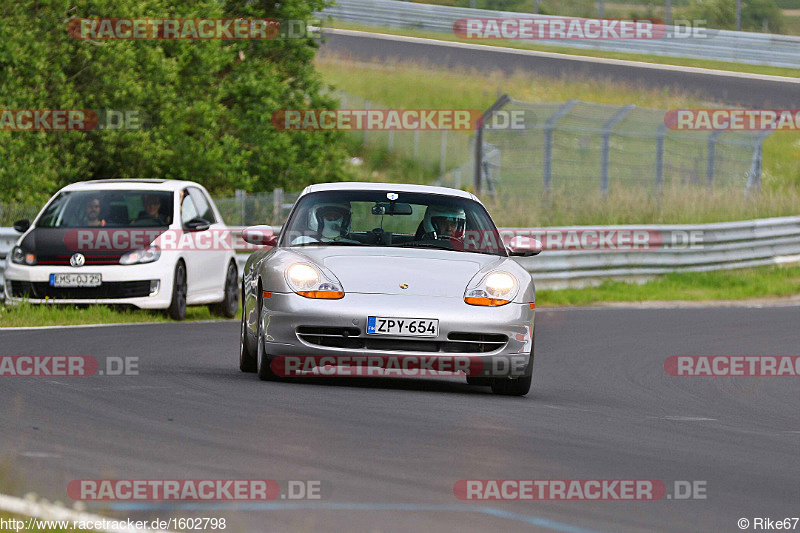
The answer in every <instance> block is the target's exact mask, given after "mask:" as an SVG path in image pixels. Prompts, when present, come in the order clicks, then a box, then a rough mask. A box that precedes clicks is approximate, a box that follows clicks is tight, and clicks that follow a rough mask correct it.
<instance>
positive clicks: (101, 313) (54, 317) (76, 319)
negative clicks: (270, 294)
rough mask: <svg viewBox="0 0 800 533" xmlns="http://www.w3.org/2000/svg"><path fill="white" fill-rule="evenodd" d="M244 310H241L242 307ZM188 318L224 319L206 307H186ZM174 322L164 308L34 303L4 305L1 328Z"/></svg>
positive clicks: (195, 319) (0, 311) (0, 309)
mask: <svg viewBox="0 0 800 533" xmlns="http://www.w3.org/2000/svg"><path fill="white" fill-rule="evenodd" d="M239 311H240V312H241V309H240V310H239ZM186 320H188V321H197V320H224V319H222V318H220V317H218V316H215V315H212V314H211V311H209V310H208V308H207V307H205V306H200V307H189V308H187V309H186ZM140 322H174V320H172V319H170V318H169V317H168V316H167V315H166V313H164V312H162V311H150V310H144V309H118V308H113V307H109V306H105V305H87V306H85V307H78V306H73V305H31V304H27V303H23V304H21V305H19V306H16V307H14V306H11V307H5V306H0V327H37V326H79V325H89V324H134V323H140Z"/></svg>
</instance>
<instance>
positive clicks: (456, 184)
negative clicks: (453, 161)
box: [453, 167, 461, 189]
mask: <svg viewBox="0 0 800 533" xmlns="http://www.w3.org/2000/svg"><path fill="white" fill-rule="evenodd" d="M453 188H454V189H460V188H461V167H458V168H456V170H455V172H453Z"/></svg>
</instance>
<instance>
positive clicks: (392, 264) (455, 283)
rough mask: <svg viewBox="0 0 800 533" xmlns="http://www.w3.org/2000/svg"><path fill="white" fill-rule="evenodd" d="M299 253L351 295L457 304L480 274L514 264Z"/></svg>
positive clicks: (434, 256)
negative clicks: (444, 300) (453, 300)
mask: <svg viewBox="0 0 800 533" xmlns="http://www.w3.org/2000/svg"><path fill="white" fill-rule="evenodd" d="M294 251H295V252H296V253H298V255H302V256H306V257H307V258H308V259H309V260H311V261H313V262H314V263H316V264H318V265H321V266H323V267H325V268H326V269H328V270H329V271H330V272H332V273H333V275H335V276H336V277H337V278H338V279H339V281H341V282H342V285H343V287H344V290H345V292H351V293H371V294H403V295H416V296H444V297H451V298H461V297H462V296H463V295H464V290H465V289H466V288H467V284H468V283H469V282H470V280H471V279H472V278H473V277H475V275H476V274H477V273H478V272H480V271H482V270H483V271H488V270H491V269H493V268H497V267H498V266H499V265H501V264H503V263H504V262H505V261H507V260H508V259H507V258H505V257H500V256H494V255H487V254H476V253H466V252H451V251H447V250H422V249H404V250H393V249H390V248H389V249H387V248H370V249H359V248H344V247H339V248H316V249H315V248H311V247H309V248H303V249H302V251H299V250H294ZM401 285H408V288H406V289H403V288H401Z"/></svg>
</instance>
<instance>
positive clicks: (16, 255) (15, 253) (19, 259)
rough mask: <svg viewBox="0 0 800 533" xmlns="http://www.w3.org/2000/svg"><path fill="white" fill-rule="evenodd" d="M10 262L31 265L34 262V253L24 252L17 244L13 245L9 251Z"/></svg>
mask: <svg viewBox="0 0 800 533" xmlns="http://www.w3.org/2000/svg"><path fill="white" fill-rule="evenodd" d="M11 262H12V263H16V264H18V265H28V266H33V265H35V264H36V254H33V253H31V252H26V251H25V250H23V249H22V248H20V247H19V246H15V247H14V249H13V250H12V251H11Z"/></svg>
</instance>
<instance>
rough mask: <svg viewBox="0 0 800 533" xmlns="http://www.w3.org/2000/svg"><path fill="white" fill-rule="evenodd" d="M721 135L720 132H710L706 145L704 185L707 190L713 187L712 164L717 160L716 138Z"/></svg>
mask: <svg viewBox="0 0 800 533" xmlns="http://www.w3.org/2000/svg"><path fill="white" fill-rule="evenodd" d="M720 133H722V130H716V131H712V132H711V135H709V136H708V144H707V148H706V184H707V185H708V188H709V189H711V188H713V187H714V163H715V162H716V159H717V137H719V134H720Z"/></svg>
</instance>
